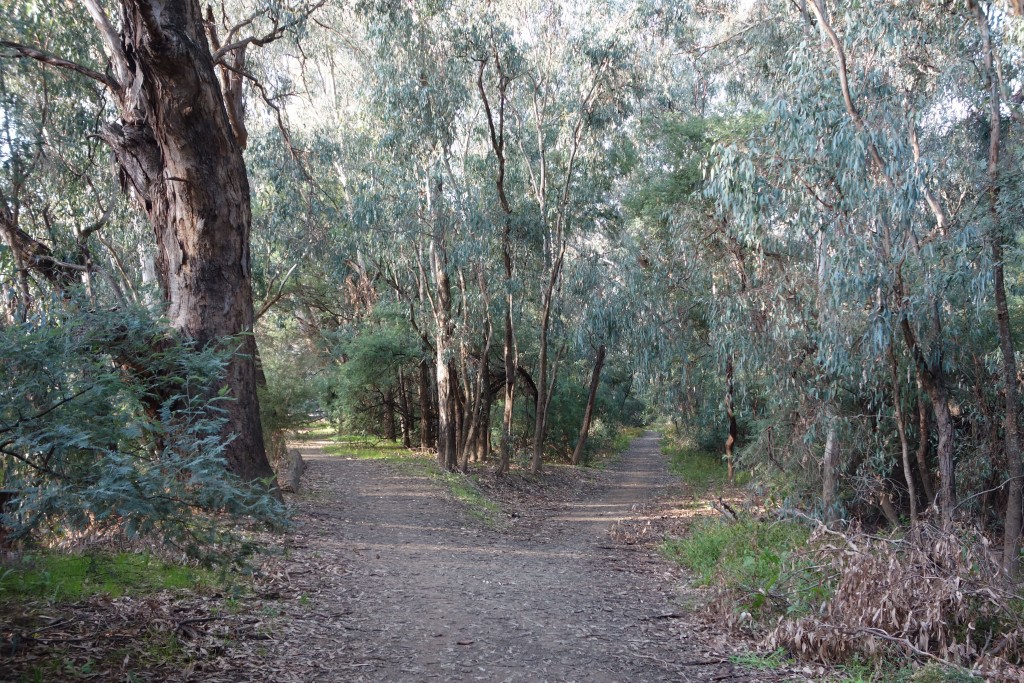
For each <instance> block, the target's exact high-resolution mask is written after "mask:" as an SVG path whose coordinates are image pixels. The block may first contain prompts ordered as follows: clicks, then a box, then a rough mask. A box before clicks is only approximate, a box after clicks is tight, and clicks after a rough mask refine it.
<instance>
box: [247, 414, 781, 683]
mask: <svg viewBox="0 0 1024 683" xmlns="http://www.w3.org/2000/svg"><path fill="white" fill-rule="evenodd" d="M657 445H658V441H657V435H655V434H654V433H649V434H647V435H645V436H644V437H641V438H639V439H637V440H636V441H635V442H634V443H633V445H632V448H631V449H630V450H629V452H628V453H627V454H626V455H625V457H624V458H623V459H622V461H621V463H620V464H619V466H618V467H617V468H615V469H614V470H612V471H611V472H608V473H605V474H604V475H602V479H603V485H601V486H599V487H597V489H596V490H591V491H589V492H588V493H586V494H585V495H583V496H581V497H580V498H579V499H578V500H575V501H573V502H571V503H569V504H565V505H555V506H553V509H548V510H542V511H538V513H537V515H536V516H533V515H531V516H530V517H531V518H530V519H528V520H524V522H523V523H521V524H520V525H518V527H517V528H515V529H513V530H511V531H508V530H507V531H503V532H498V531H492V530H488V529H485V528H483V526H482V525H481V523H480V522H479V521H478V520H476V519H474V518H472V517H470V516H469V515H467V513H466V512H465V510H464V509H463V508H462V507H461V506H460V504H458V503H456V502H454V501H452V500H449V499H448V498H447V497H446V496H445V495H444V492H443V491H442V489H441V488H440V487H439V485H438V484H437V483H436V482H432V481H431V480H429V479H428V478H426V477H423V476H416V475H412V474H410V473H409V472H408V471H407V470H408V468H406V471H403V469H402V468H397V469H396V468H394V467H391V466H389V465H386V464H384V463H382V462H379V461H367V460H356V459H352V460H349V459H346V458H343V457H337V456H325V455H322V454H321V453H320V452H319V451H318V450H317V449H316V448H313V447H306V448H304V453H303V455H304V457H305V459H306V460H307V461H308V462H309V465H310V467H309V470H308V475H307V482H306V486H307V489H308V491H309V493H308V494H306V496H305V497H304V499H303V500H302V501H300V502H299V503H298V508H299V515H298V528H297V531H296V542H295V544H294V547H293V549H292V551H291V556H290V558H289V560H288V561H287V562H285V563H284V564H283V565H282V568H281V571H282V572H287V586H288V588H287V592H288V593H289V594H290V596H291V597H290V598H288V597H287V596H282V598H283V599H282V600H281V601H280V602H279V603H278V604H281V605H282V606H283V608H284V609H283V610H282V611H281V613H280V614H278V615H276V617H277V618H272V619H269V620H268V622H269V624H270V625H271V626H272V628H273V629H274V631H276V632H274V633H271V634H270V635H271V638H270V640H268V641H267V642H266V645H265V646H266V650H265V652H261V655H263V656H264V657H266V658H265V659H264V658H263V657H261V659H263V661H261V662H260V664H259V669H260V670H261V671H262V672H263V674H264V675H265V676H266V678H265V679H264V680H275V681H282V682H283V681H291V680H295V681H314V680H315V681H375V682H376V681H423V680H434V679H442V680H449V681H451V680H455V681H538V682H539V681H588V682H589V681H630V682H631V683H639V682H641V681H728V680H731V681H764V680H770V679H771V678H772V677H771V676H768V675H766V672H747V671H744V670H743V669H741V668H740V667H737V666H734V665H733V664H731V663H729V662H728V661H727V659H726V658H725V657H723V656H722V655H720V654H715V653H712V652H709V651H708V647H707V645H706V641H702V640H701V639H699V638H696V637H695V636H694V631H695V626H694V623H695V620H693V619H692V618H691V617H690V615H688V614H687V612H686V609H685V608H682V607H680V606H679V605H678V604H676V603H675V602H674V600H673V598H674V597H675V596H674V595H673V591H674V590H675V588H674V586H677V585H678V581H668V580H666V578H665V574H666V572H671V571H672V569H671V568H670V567H669V566H668V565H667V564H666V563H664V562H663V561H662V560H661V559H660V558H658V557H657V555H655V554H653V553H652V552H651V551H650V550H638V549H636V548H635V547H630V546H624V545H622V544H618V543H615V542H613V541H612V540H611V538H610V536H609V527H610V525H612V523H614V522H616V521H617V520H620V519H622V518H624V517H627V516H629V514H630V511H631V509H632V508H633V506H634V505H635V504H638V503H642V502H644V501H647V500H650V499H652V498H653V497H655V496H657V495H658V494H659V492H660V491H662V490H663V488H664V487H665V486H667V485H668V484H670V483H671V478H670V476H669V475H668V474H667V472H666V470H665V465H664V460H663V457H662V456H661V454H660V452H659V450H658V447H657ZM702 643H705V644H702Z"/></svg>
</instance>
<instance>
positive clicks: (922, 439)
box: [917, 372, 935, 508]
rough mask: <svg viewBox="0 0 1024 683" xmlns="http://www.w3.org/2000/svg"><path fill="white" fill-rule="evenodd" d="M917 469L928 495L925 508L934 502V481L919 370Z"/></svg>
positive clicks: (924, 401) (926, 407)
mask: <svg viewBox="0 0 1024 683" xmlns="http://www.w3.org/2000/svg"><path fill="white" fill-rule="evenodd" d="M917 393H918V396H917V433H918V440H917V471H918V473H919V474H920V475H921V486H922V487H924V494H925V496H927V497H928V501H927V505H926V506H925V507H926V508H928V507H931V506H932V504H934V503H935V483H934V482H933V481H932V472H931V470H930V469H929V468H928V435H929V434H931V428H930V426H929V422H931V421H930V420H929V419H928V402H927V401H926V400H925V398H926V394H925V391H924V385H923V384H922V382H921V376H920V372H919V373H918V375H917Z"/></svg>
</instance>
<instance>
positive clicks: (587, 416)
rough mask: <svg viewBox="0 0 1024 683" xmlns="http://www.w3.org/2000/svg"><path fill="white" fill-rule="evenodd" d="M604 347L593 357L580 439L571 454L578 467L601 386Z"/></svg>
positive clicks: (574, 463)
mask: <svg viewBox="0 0 1024 683" xmlns="http://www.w3.org/2000/svg"><path fill="white" fill-rule="evenodd" d="M605 351H606V350H605V346H604V344H601V345H600V346H599V347H597V355H596V356H595V357H594V372H593V374H591V376H590V393H589V394H588V395H587V407H586V410H584V411H583V424H582V425H581V426H580V438H579V439H578V440H577V441H576V449H575V450H573V452H572V464H573V465H579V464H580V463H581V462H583V449H584V448H586V446H587V437H589V436H590V421H591V419H592V418H593V417H594V403H595V402H596V401H597V390H598V387H600V386H601V368H602V367H604V356H605Z"/></svg>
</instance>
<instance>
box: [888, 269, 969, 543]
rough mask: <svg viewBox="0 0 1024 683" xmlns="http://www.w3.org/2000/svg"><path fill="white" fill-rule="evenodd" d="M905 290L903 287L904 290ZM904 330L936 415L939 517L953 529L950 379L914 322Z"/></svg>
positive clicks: (906, 323) (903, 325)
mask: <svg viewBox="0 0 1024 683" xmlns="http://www.w3.org/2000/svg"><path fill="white" fill-rule="evenodd" d="M901 289H902V288H901ZM900 328H901V329H902V331H903V338H904V340H905V341H906V344H907V347H908V348H909V349H910V353H911V355H912V356H913V358H914V362H915V364H916V365H917V371H918V378H919V379H920V380H921V386H922V387H924V390H925V392H926V393H927V394H928V398H929V400H930V401H931V404H932V412H933V413H934V414H935V429H936V432H937V433H938V437H939V444H938V448H937V452H938V458H939V491H938V500H939V514H940V515H941V517H942V525H943V528H947V529H948V528H949V527H950V526H951V525H952V523H953V511H954V510H955V508H956V479H955V472H954V463H953V445H954V436H953V415H952V413H951V412H950V410H949V390H948V389H947V388H946V380H945V377H944V375H943V374H942V370H941V364H938V367H937V368H934V369H933V368H932V367H931V366H930V365H929V364H928V360H927V359H926V358H925V355H924V352H923V351H922V350H921V347H920V345H919V344H918V342H917V337H916V336H915V335H914V332H913V330H912V329H911V328H910V322H909V321H908V320H907V318H906V317H904V318H903V319H902V320H901V321H900Z"/></svg>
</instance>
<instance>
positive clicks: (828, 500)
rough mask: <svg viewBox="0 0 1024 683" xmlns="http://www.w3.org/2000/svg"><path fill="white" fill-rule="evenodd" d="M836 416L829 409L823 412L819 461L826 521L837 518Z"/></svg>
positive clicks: (837, 452)
mask: <svg viewBox="0 0 1024 683" xmlns="http://www.w3.org/2000/svg"><path fill="white" fill-rule="evenodd" d="M836 421H837V418H836V416H835V413H833V412H832V411H831V410H826V412H825V429H826V433H825V453H824V457H823V458H822V463H821V503H822V507H823V508H824V516H825V521H826V522H829V523H831V522H835V521H836V520H838V519H839V462H840V461H839V456H840V453H839V435H838V433H837V430H836Z"/></svg>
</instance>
